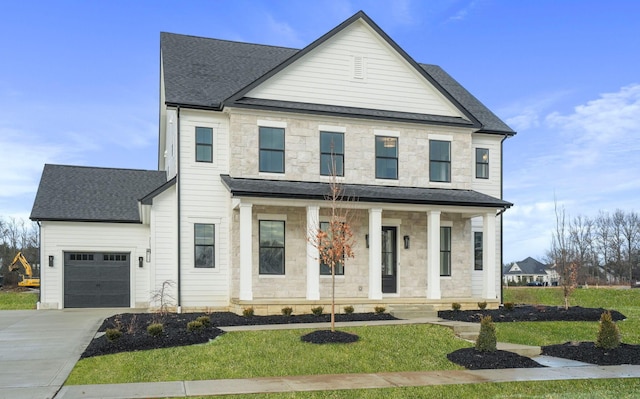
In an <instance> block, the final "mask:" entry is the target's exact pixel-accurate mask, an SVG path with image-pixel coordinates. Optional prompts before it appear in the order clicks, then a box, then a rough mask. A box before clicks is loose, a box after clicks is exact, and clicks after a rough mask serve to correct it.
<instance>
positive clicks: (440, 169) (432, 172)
mask: <svg viewBox="0 0 640 399" xmlns="http://www.w3.org/2000/svg"><path fill="white" fill-rule="evenodd" d="M429 180H430V181H433V182H445V183H449V182H451V142H450V141H441V140H429Z"/></svg>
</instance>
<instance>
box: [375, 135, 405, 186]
mask: <svg viewBox="0 0 640 399" xmlns="http://www.w3.org/2000/svg"><path fill="white" fill-rule="evenodd" d="M391 141H393V142H394V143H395V145H394V146H393V147H388V146H387V145H385V143H386V142H391ZM375 143H376V179H385V180H398V176H399V175H400V173H399V170H398V169H399V168H398V166H399V165H398V158H399V152H400V151H399V145H400V139H399V138H398V137H395V136H376V141H375ZM378 144H380V145H381V146H379V145H378ZM385 148H395V156H392V155H389V154H385V153H381V152H380V151H379V150H380V149H382V150H384V149H385ZM384 151H386V150H384ZM389 161H391V162H395V176H394V177H389V176H386V175H382V171H383V169H382V167H381V166H382V165H381V164H382V163H383V162H384V163H385V164H387V163H388V162H389ZM384 170H385V171H386V170H388V168H385V169H384Z"/></svg>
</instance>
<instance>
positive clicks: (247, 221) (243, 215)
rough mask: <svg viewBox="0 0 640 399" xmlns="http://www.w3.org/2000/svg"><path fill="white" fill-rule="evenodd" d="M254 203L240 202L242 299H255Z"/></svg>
mask: <svg viewBox="0 0 640 399" xmlns="http://www.w3.org/2000/svg"><path fill="white" fill-rule="evenodd" d="M251 208H252V204H240V243H239V244H240V300H242V301H250V300H252V299H253V290H252V288H253V287H252V286H253V281H252V270H253V248H252V243H253V239H252V231H251V230H252V226H253V221H252V214H251Z"/></svg>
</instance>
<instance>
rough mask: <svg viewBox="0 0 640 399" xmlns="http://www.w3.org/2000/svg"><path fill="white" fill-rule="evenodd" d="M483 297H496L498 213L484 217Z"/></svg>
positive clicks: (487, 214)
mask: <svg viewBox="0 0 640 399" xmlns="http://www.w3.org/2000/svg"><path fill="white" fill-rule="evenodd" d="M482 267H483V269H484V272H483V273H482V278H483V281H482V297H483V298H485V299H496V297H497V295H496V214H495V212H491V213H486V214H485V215H484V216H483V217H482Z"/></svg>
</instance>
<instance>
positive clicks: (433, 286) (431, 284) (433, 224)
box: [427, 211, 441, 299]
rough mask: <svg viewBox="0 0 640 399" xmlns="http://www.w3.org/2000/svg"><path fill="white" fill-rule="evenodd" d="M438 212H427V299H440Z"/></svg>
mask: <svg viewBox="0 0 640 399" xmlns="http://www.w3.org/2000/svg"><path fill="white" fill-rule="evenodd" d="M440 297H441V294H440V211H429V212H427V299H440Z"/></svg>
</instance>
